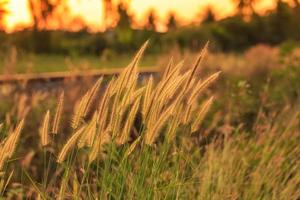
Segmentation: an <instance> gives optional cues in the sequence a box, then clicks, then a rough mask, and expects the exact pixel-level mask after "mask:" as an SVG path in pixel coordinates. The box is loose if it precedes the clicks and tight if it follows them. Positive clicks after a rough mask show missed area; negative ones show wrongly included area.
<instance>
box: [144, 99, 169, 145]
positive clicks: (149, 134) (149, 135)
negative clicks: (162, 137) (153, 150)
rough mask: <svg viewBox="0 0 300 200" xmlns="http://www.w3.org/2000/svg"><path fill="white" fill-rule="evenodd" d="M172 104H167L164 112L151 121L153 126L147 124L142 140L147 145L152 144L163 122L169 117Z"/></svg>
mask: <svg viewBox="0 0 300 200" xmlns="http://www.w3.org/2000/svg"><path fill="white" fill-rule="evenodd" d="M174 108H175V107H174V106H172V105H171V106H169V107H168V108H167V109H166V110H165V111H164V113H162V114H161V115H160V117H159V118H158V120H157V121H156V122H155V123H153V124H154V125H153V126H147V131H146V133H145V138H144V141H145V143H146V144H147V145H150V146H151V145H152V144H153V143H154V142H155V139H156V138H157V137H158V136H159V131H160V129H161V128H162V127H163V126H164V124H165V122H166V121H167V120H168V119H169V117H170V115H171V114H172V113H173V112H174Z"/></svg>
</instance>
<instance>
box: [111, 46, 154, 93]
mask: <svg viewBox="0 0 300 200" xmlns="http://www.w3.org/2000/svg"><path fill="white" fill-rule="evenodd" d="M148 43H149V41H146V42H145V43H144V44H143V45H142V47H141V48H140V49H139V51H138V52H137V53H136V55H135V57H134V58H133V60H132V61H131V63H130V64H129V65H128V66H127V67H126V68H125V69H124V70H123V72H121V74H120V75H119V77H118V79H117V80H116V83H115V88H116V90H117V93H121V92H122V91H123V89H124V88H127V87H128V82H131V81H132V80H131V79H132V77H133V75H136V74H137V65H138V62H139V61H140V59H141V57H142V55H143V53H144V51H145V49H146V47H147V46H148Z"/></svg>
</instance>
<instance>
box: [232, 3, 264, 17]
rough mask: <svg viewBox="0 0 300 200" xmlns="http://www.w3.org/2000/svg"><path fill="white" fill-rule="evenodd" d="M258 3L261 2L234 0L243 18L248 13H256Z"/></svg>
mask: <svg viewBox="0 0 300 200" xmlns="http://www.w3.org/2000/svg"><path fill="white" fill-rule="evenodd" d="M258 2H259V0H233V3H235V4H236V6H237V11H238V13H239V14H240V15H242V16H245V15H246V14H247V12H248V11H250V13H255V9H254V5H255V4H256V3H258Z"/></svg>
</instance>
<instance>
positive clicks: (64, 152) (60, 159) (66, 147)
mask: <svg viewBox="0 0 300 200" xmlns="http://www.w3.org/2000/svg"><path fill="white" fill-rule="evenodd" d="M85 128H86V126H82V127H81V128H80V129H79V130H77V131H76V132H75V133H74V134H73V135H72V136H71V137H70V139H69V140H68V141H67V143H66V144H65V145H64V146H63V148H62V150H61V151H60V153H59V155H58V158H57V162H58V163H62V162H63V161H64V160H65V158H66V155H67V153H68V151H69V150H70V149H71V148H72V147H73V146H74V145H75V144H76V142H77V140H78V139H79V137H80V136H81V135H82V133H83V132H84V131H85Z"/></svg>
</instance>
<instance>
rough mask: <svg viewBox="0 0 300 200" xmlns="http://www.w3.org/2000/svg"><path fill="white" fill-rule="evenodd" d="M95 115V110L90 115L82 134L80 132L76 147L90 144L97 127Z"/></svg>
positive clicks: (96, 114) (96, 113)
mask: <svg viewBox="0 0 300 200" xmlns="http://www.w3.org/2000/svg"><path fill="white" fill-rule="evenodd" d="M97 116H98V112H97V111H96V112H95V113H94V115H93V117H92V120H91V121H90V123H89V124H88V125H87V127H86V129H85V131H84V134H82V135H81V137H80V138H79V140H78V143H77V146H78V148H82V147H84V146H89V147H90V146H92V144H93V141H94V137H95V134H96V129H97Z"/></svg>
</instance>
